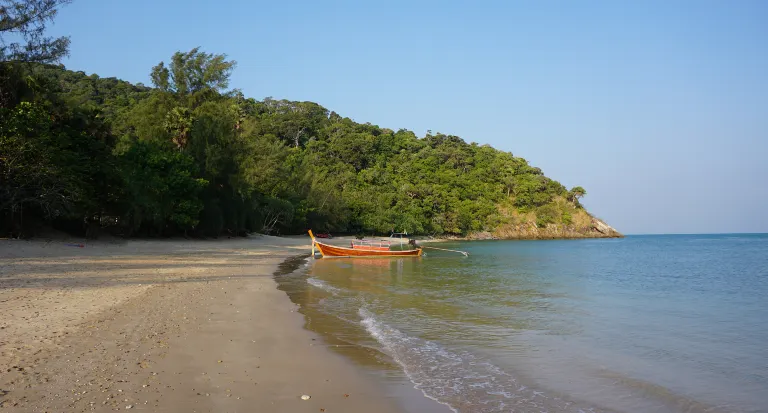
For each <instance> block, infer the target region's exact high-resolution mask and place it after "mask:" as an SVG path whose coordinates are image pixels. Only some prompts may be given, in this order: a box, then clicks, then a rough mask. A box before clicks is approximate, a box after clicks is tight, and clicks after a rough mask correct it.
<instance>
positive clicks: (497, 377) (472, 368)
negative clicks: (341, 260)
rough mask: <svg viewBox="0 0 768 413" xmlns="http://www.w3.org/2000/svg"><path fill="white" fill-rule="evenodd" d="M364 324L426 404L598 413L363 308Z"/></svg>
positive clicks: (484, 410) (480, 412) (486, 412)
mask: <svg viewBox="0 0 768 413" xmlns="http://www.w3.org/2000/svg"><path fill="white" fill-rule="evenodd" d="M359 314H360V317H361V318H362V320H361V321H360V323H361V324H362V325H363V326H364V327H365V329H366V330H367V331H368V333H369V334H371V336H373V337H374V338H375V339H376V341H378V342H379V344H381V346H382V347H383V350H384V352H385V353H387V354H388V355H389V356H391V357H392V358H393V359H394V360H395V361H396V362H397V363H398V364H399V365H400V366H401V367H402V368H403V370H404V371H405V374H406V375H407V376H408V378H409V379H410V380H411V382H412V383H413V384H414V387H415V388H417V389H419V390H421V392H422V393H423V394H424V395H425V396H426V397H428V398H430V399H432V400H435V401H437V402H439V403H441V404H444V405H446V406H448V407H449V408H450V409H451V410H452V411H454V412H456V413H459V412H463V411H466V412H470V411H471V412H473V413H474V412H477V413H491V412H506V411H510V410H517V409H522V410H524V411H529V410H530V411H534V410H535V411H539V412H547V411H550V410H551V411H557V412H570V411H573V412H595V410H594V409H592V408H579V407H576V406H573V405H572V403H570V402H565V401H563V400H561V399H558V398H552V397H547V396H546V395H544V393H542V392H539V391H535V390H534V389H531V388H528V387H526V386H524V385H522V384H520V383H518V381H517V380H516V379H515V378H514V377H512V376H511V375H510V374H508V373H506V372H505V371H503V370H501V369H500V368H498V367H497V366H495V365H493V364H491V363H488V362H486V361H483V360H482V359H480V358H478V357H476V356H475V355H473V354H470V353H468V352H454V351H451V350H448V349H446V348H443V347H442V346H440V345H439V344H437V343H435V342H432V341H429V340H423V339H420V338H417V337H412V336H409V335H407V334H405V333H403V332H401V331H400V330H398V329H396V328H394V327H391V326H389V325H387V324H385V323H382V322H381V321H379V320H377V319H376V317H375V315H374V314H373V313H371V312H370V311H369V310H368V309H366V308H365V307H362V308H360V310H359Z"/></svg>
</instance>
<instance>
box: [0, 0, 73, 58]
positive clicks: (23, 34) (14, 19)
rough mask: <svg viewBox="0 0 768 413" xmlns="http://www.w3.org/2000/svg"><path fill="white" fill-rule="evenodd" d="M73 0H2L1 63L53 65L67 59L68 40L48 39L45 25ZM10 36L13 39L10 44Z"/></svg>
mask: <svg viewBox="0 0 768 413" xmlns="http://www.w3.org/2000/svg"><path fill="white" fill-rule="evenodd" d="M70 2H71V0H2V1H0V62H7V61H16V62H35V63H52V62H57V61H59V59H61V58H62V57H64V56H66V54H67V52H68V51H69V38H68V37H58V38H52V37H46V36H45V25H46V23H48V22H51V21H53V18H54V17H56V13H57V12H58V8H59V7H60V6H62V5H64V4H68V3H70ZM6 37H9V38H10V39H12V40H21V42H18V41H12V42H7V41H6Z"/></svg>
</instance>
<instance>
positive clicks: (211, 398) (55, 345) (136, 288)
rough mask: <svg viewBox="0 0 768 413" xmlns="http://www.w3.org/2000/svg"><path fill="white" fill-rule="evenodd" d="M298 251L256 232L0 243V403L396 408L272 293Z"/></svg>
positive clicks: (102, 407)
mask: <svg viewBox="0 0 768 413" xmlns="http://www.w3.org/2000/svg"><path fill="white" fill-rule="evenodd" d="M308 250H309V246H308V245H307V243H306V242H303V240H302V241H298V242H297V241H296V240H291V239H286V238H278V237H267V236H259V237H250V238H246V239H236V240H217V241H178V242H177V241H127V242H122V243H120V244H109V243H99V242H95V243H94V242H91V243H89V245H88V247H87V248H74V247H69V246H63V242H48V243H43V242H35V241H15V240H10V241H8V240H6V241H2V244H0V311H1V312H2V313H3V314H4V315H5V316H4V319H3V320H2V321H0V365H3V366H8V368H7V369H4V370H3V371H2V372H0V409H2V410H4V411H13V412H16V411H19V412H22V411H64V410H66V411H114V410H126V409H139V410H141V409H143V410H145V411H147V410H149V411H190V410H195V411H212V412H216V411H235V410H248V411H254V410H255V411H274V412H281V411H284V412H303V411H306V412H318V411H323V410H321V409H326V410H328V411H329V412H334V411H335V412H338V411H370V412H382V413H388V412H397V411H402V410H403V408H402V406H400V403H401V402H402V399H401V398H400V397H398V396H397V395H393V394H392V392H391V391H383V390H387V389H384V388H382V387H381V385H380V384H379V383H377V381H376V379H375V377H369V375H368V374H367V373H366V372H365V371H364V370H362V369H359V368H357V367H356V366H354V364H353V363H352V362H351V361H349V360H346V359H344V358H343V356H341V355H339V354H335V353H334V352H333V351H331V350H330V349H328V348H325V346H324V345H322V342H321V340H322V339H321V337H319V336H317V335H316V334H315V333H313V332H311V331H309V330H306V329H305V328H304V323H305V320H304V316H303V315H302V314H300V313H299V312H298V311H297V306H296V305H295V304H293V303H292V302H291V301H290V299H289V298H288V296H287V295H286V294H285V293H283V292H282V291H279V290H278V288H277V282H276V281H275V279H274V276H275V274H276V273H278V272H279V271H280V270H279V267H280V266H281V265H284V262H285V261H286V259H289V258H291V257H295V256H297V255H299V254H302V255H304V254H306V253H308ZM307 255H308V254H307ZM390 390H391V389H390ZM302 395H309V396H311V398H310V399H309V400H307V401H304V400H301V396H302Z"/></svg>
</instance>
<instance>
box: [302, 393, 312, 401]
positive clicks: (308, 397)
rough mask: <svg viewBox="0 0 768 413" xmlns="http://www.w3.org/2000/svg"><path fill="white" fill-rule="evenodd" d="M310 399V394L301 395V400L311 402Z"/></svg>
mask: <svg viewBox="0 0 768 413" xmlns="http://www.w3.org/2000/svg"><path fill="white" fill-rule="evenodd" d="M309 399H311V396H310V395H308V394H302V395H301V400H309Z"/></svg>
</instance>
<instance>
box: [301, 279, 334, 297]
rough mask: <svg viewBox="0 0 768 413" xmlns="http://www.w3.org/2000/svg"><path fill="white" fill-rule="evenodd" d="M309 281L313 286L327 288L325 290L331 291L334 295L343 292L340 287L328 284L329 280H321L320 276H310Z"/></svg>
mask: <svg viewBox="0 0 768 413" xmlns="http://www.w3.org/2000/svg"><path fill="white" fill-rule="evenodd" d="M307 283H308V284H309V285H311V286H313V287H317V288H319V289H321V290H325V291H327V292H329V293H331V294H333V295H336V294H338V293H340V292H341V290H340V289H338V288H336V287H334V286H332V285H330V284H328V283H327V282H325V281H323V280H321V279H319V278H315V277H309V278H307Z"/></svg>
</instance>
